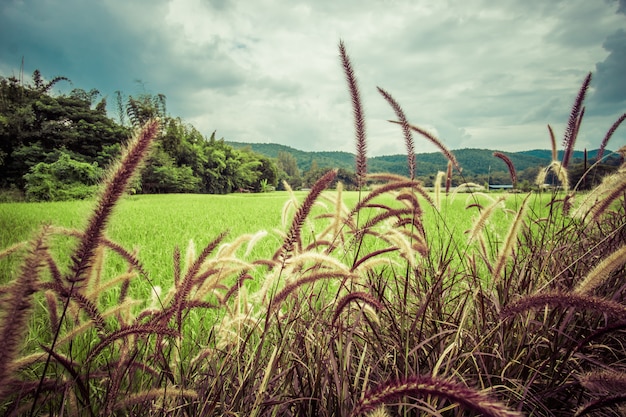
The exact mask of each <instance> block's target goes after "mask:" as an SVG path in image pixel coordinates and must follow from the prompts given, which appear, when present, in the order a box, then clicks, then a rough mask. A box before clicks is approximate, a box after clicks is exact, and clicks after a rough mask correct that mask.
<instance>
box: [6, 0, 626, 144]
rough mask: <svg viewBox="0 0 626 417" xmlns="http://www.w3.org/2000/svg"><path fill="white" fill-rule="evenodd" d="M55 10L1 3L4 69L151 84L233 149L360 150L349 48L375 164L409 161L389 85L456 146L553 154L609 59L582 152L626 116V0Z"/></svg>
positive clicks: (89, 82)
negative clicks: (342, 46)
mask: <svg viewBox="0 0 626 417" xmlns="http://www.w3.org/2000/svg"><path fill="white" fill-rule="evenodd" d="M52 3H53V2H48V1H43V0H23V1H17V0H9V1H8V2H7V3H4V4H3V5H0V39H1V40H0V73H1V74H2V75H11V72H10V71H15V68H17V66H19V62H20V57H21V56H22V55H24V56H25V57H26V62H27V67H28V70H29V71H30V72H32V70H33V69H35V68H39V69H41V70H42V72H43V73H44V75H49V76H53V75H65V76H67V77H69V78H70V79H72V80H73V81H74V82H75V84H78V83H80V84H79V85H77V86H78V87H81V88H85V89H91V88H98V89H100V90H101V91H103V92H104V93H107V94H112V92H113V91H115V90H123V91H124V92H126V93H127V94H134V93H136V91H135V90H134V89H136V88H137V86H136V85H135V84H134V83H133V80H135V79H141V80H142V81H143V82H144V83H145V85H146V88H147V89H148V90H149V91H150V92H153V93H163V94H165V95H166V96H167V97H168V108H169V110H170V112H171V113H172V114H173V115H175V116H180V117H182V118H183V119H185V120H186V121H188V122H190V123H192V124H194V125H195V126H196V127H197V128H199V129H200V130H201V131H202V132H203V133H205V134H207V135H208V134H210V133H211V132H212V131H213V130H217V134H218V136H220V137H221V136H223V137H225V138H226V139H227V140H235V141H237V140H239V141H258V142H277V143H282V144H286V145H290V146H293V147H295V148H299V149H304V150H346V151H351V150H352V149H353V127H352V112H351V108H350V100H349V94H348V92H347V87H346V86H345V81H344V77H343V73H342V70H341V67H340V64H339V59H338V53H337V44H338V42H339V39H343V40H344V41H345V43H346V46H347V49H348V53H349V55H350V57H351V59H352V61H353V65H354V67H355V70H356V75H357V78H358V81H359V85H360V87H361V92H362V95H363V100H364V107H365V112H366V117H367V126H368V138H369V146H368V149H369V153H370V155H379V154H390V153H403V152H404V144H403V141H402V135H401V134H400V131H399V129H397V127H396V126H392V125H390V124H389V123H387V122H386V120H387V119H389V118H392V117H393V111H392V110H391V109H390V108H389V106H388V105H387V104H386V102H385V101H384V100H383V99H382V97H380V95H379V94H378V93H377V91H376V86H381V87H383V88H385V90H387V91H389V92H390V93H391V94H392V95H393V96H394V97H395V98H396V99H397V100H398V101H399V102H400V104H401V105H402V106H403V108H404V110H405V112H406V114H407V116H408V118H409V120H410V121H411V122H412V123H415V124H419V125H421V126H424V127H427V128H429V129H430V130H432V131H434V132H436V133H437V134H438V135H439V137H440V138H441V139H442V140H443V141H444V142H445V143H446V144H448V146H450V147H451V148H460V147H481V148H494V149H496V148H497V149H500V150H521V149H529V148H537V147H540V148H547V147H548V146H549V145H548V143H549V142H548V141H547V130H546V127H545V126H546V124H548V123H550V124H552V125H553V126H554V127H555V130H556V131H559V129H560V127H561V126H563V125H564V123H565V122H566V121H567V114H568V112H569V107H570V106H571V104H572V102H573V99H574V97H575V95H576V92H577V90H578V88H579V85H580V83H581V82H582V79H583V78H584V76H585V74H586V73H587V72H588V71H595V69H596V64H597V65H598V71H597V74H596V75H597V76H596V77H595V78H594V83H597V84H592V88H593V90H592V91H591V94H590V100H589V106H590V107H592V106H596V107H597V108H598V110H597V111H596V113H594V111H593V110H592V109H591V108H590V109H589V111H588V113H587V115H588V119H587V120H585V123H584V124H583V132H581V140H580V142H579V146H582V143H583V140H584V141H586V142H585V143H588V144H589V146H591V147H593V146H594V145H593V144H594V143H595V142H594V139H592V137H595V136H597V135H598V133H597V132H605V131H606V129H608V127H609V126H610V124H611V123H612V122H608V124H607V120H611V118H612V120H614V119H615V118H617V116H619V114H621V113H622V112H624V110H625V109H624V108H623V104H624V102H625V100H626V97H624V95H626V91H624V89H623V88H622V87H623V85H624V84H623V81H621V80H622V79H623V77H621V78H620V77H619V75H620V74H622V73H623V71H621V69H622V68H623V67H624V62H626V59H624V58H623V54H622V51H623V50H624V49H625V48H626V39H624V37H623V36H619V34H620V33H622V34H623V33H624V32H623V31H624V29H625V28H626V18H625V16H624V15H623V14H618V13H616V11H617V9H618V6H619V5H620V4H623V0H620V4H618V2H617V1H605V2H590V1H588V0H571V1H570V0H568V1H565V0H562V1H551V2H545V1H543V0H529V1H525V2H519V1H515V0H503V1H501V2H497V3H494V2H492V1H487V0H464V1H461V0H447V1H444V0H438V1H435V0H432V1H427V0H423V1H419V2H415V1H412V0H364V1H357V0H348V1H340V2H339V1H335V0H319V1H316V2H292V1H287V0H282V1H281V0H259V1H255V2H246V1H242V0H240V1H236V0H219V1H218V0H210V1H208V0H170V1H167V0H159V1H158V2H152V1H147V0H144V1H141V2H129V1H122V0H107V1H105V2H102V3H98V2H95V3H94V2H82V1H77V0H73V1H72V0H67V1H65V2H63V3H62V4H61V3H59V4H52ZM620 30H621V31H622V32H619V31H620ZM620 71H621V72H620ZM615 83H617V84H615ZM613 85H617V86H618V87H619V88H617V89H615V88H612V86H613ZM596 88H597V95H594V92H595V91H596ZM620 106H621V108H620ZM618 133H619V131H618ZM583 138H584V139H583ZM600 140H601V137H600V138H598V139H597V143H599V141H600ZM619 141H621V142H619ZM625 142H626V139H625V135H623V134H621V136H620V134H616V137H614V139H613V140H612V143H614V144H616V145H617V144H624V143H625ZM416 146H417V148H418V151H421V150H422V149H423V150H427V151H430V150H433V148H432V147H430V145H428V144H427V143H425V142H421V139H419V138H416ZM585 146H586V145H585Z"/></svg>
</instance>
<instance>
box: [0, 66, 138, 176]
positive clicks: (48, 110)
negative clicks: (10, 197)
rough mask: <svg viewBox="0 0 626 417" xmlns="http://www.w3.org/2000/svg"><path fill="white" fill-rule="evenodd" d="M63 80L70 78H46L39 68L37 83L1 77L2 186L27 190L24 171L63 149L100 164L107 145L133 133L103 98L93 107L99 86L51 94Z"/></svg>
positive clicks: (78, 157)
mask: <svg viewBox="0 0 626 417" xmlns="http://www.w3.org/2000/svg"><path fill="white" fill-rule="evenodd" d="M62 80H67V79H66V78H64V77H56V78H53V79H52V80H51V81H48V82H46V81H44V80H43V77H42V75H41V74H40V73H39V71H35V73H34V74H33V83H32V84H24V83H22V82H21V81H20V80H18V79H16V78H14V77H9V78H0V121H1V122H0V154H1V155H3V156H4V157H3V158H2V160H1V161H0V186H3V187H8V186H10V185H15V186H17V187H18V188H23V187H24V185H25V184H24V182H23V179H22V178H23V176H24V174H26V173H28V171H29V170H30V169H31V168H32V167H33V166H34V165H35V164H36V163H38V162H51V160H50V159H51V157H50V155H52V159H54V160H56V158H58V154H56V153H55V152H58V150H59V149H64V150H65V152H67V153H69V154H71V155H72V156H73V157H74V158H76V159H79V160H83V161H85V162H94V161H96V158H97V157H98V154H99V153H100V152H101V151H102V149H103V147H105V146H113V145H115V144H119V143H121V142H122V141H123V140H124V139H125V138H126V137H127V135H128V131H127V130H126V129H125V128H123V127H121V126H119V125H117V124H115V123H114V122H113V121H112V120H111V119H109V118H108V117H107V116H106V112H105V111H103V109H102V102H101V103H99V106H100V107H99V108H96V109H92V105H93V104H94V102H95V99H96V97H97V96H98V95H99V93H98V92H97V90H91V91H90V92H86V91H84V90H81V89H73V90H72V91H71V92H70V93H69V94H67V95H59V96H53V95H51V94H50V89H51V87H52V86H53V85H55V84H56V83H58V82H60V81H62ZM96 107H98V106H96Z"/></svg>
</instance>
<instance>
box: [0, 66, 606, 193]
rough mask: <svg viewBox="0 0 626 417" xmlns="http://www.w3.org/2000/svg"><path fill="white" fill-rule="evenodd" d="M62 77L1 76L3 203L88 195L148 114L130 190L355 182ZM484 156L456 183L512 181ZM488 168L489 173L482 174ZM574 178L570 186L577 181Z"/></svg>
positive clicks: (436, 165)
mask: <svg viewBox="0 0 626 417" xmlns="http://www.w3.org/2000/svg"><path fill="white" fill-rule="evenodd" d="M59 83H61V84H66V83H68V84H69V83H70V81H69V80H68V79H67V78H66V77H55V78H53V79H51V80H49V81H47V80H45V79H44V78H43V76H42V75H41V73H40V71H38V70H36V71H35V72H34V73H33V75H32V80H31V81H24V80H23V79H21V78H16V77H13V76H12V77H0V190H2V192H0V200H3V199H4V200H6V199H18V198H23V197H25V198H26V199H27V200H32V201H41V200H43V201H52V200H67V199H76V198H87V197H90V196H91V195H93V193H94V192H95V190H96V188H97V184H98V183H99V181H100V179H101V177H102V175H103V173H104V171H105V169H106V168H107V166H108V165H109V164H110V163H111V162H112V161H114V160H115V158H116V157H117V156H118V155H119V153H120V151H121V148H122V145H123V144H124V143H125V141H126V140H127V138H128V137H129V135H131V134H132V131H133V129H134V128H136V127H138V126H140V125H141V124H143V123H144V122H145V121H146V120H148V119H150V118H153V117H159V118H160V119H161V121H162V125H161V126H162V128H161V132H160V135H159V138H158V140H157V141H156V146H155V147H154V149H153V152H152V154H151V156H150V158H149V160H148V163H147V164H146V166H145V167H144V168H143V170H142V172H141V175H140V176H139V177H138V178H137V179H136V181H135V183H134V186H133V191H134V192H136V193H211V194H226V193H231V192H237V191H241V192H262V191H267V190H271V189H282V188H283V187H284V186H283V184H284V183H285V182H286V183H288V184H289V185H290V186H291V187H292V188H294V189H299V188H304V187H309V186H310V185H311V184H313V183H314V182H315V181H316V180H317V179H318V178H320V177H321V176H322V175H324V173H325V172H326V171H327V170H328V169H329V168H330V166H329V165H328V163H327V162H328V161H331V163H333V164H334V165H333V166H332V167H339V172H338V175H337V177H336V180H335V182H337V181H341V182H343V183H344V185H345V187H346V189H354V188H355V187H356V183H355V178H354V173H353V172H352V171H351V170H350V169H348V168H346V167H347V166H348V163H349V161H347V160H346V156H345V155H337V153H321V156H319V155H317V154H316V155H315V156H306V155H305V156H304V157H306V158H308V160H307V161H306V166H305V167H302V166H300V165H302V164H301V162H302V161H301V159H302V158H303V156H302V155H298V154H296V156H295V157H294V155H293V154H292V153H290V152H287V151H280V150H278V152H277V154H276V155H274V156H268V155H267V153H263V152H260V151H254V150H253V149H252V147H251V146H246V147H243V148H242V147H234V146H231V145H230V144H229V143H227V142H225V141H224V139H223V138H221V139H217V138H216V133H215V132H213V133H212V134H211V135H210V137H208V138H207V137H205V136H203V135H202V134H201V133H200V132H199V131H198V130H197V129H196V128H195V127H194V126H192V125H191V124H188V123H185V122H184V121H183V120H182V119H181V118H180V117H173V116H170V115H169V114H168V112H167V100H166V97H165V96H164V95H163V94H150V93H145V92H144V93H141V94H137V95H134V96H133V95H129V96H125V95H124V94H122V93H121V92H120V91H117V92H116V93H115V96H114V99H115V103H114V106H115V111H114V112H113V113H116V115H117V117H116V119H115V118H112V117H110V116H109V115H108V113H107V97H102V96H101V94H100V92H99V91H98V90H96V89H92V90H89V91H86V90H83V89H80V88H73V89H72V90H71V91H70V92H69V93H57V94H53V93H52V89H53V88H54V87H55V86H56V85H57V84H59ZM267 146H271V145H267ZM461 152H462V153H461ZM472 152H473V153H472ZM481 152H482V153H484V152H485V150H471V149H468V150H463V151H460V153H459V160H461V159H463V161H462V166H463V169H464V172H463V175H462V176H461V175H459V173H455V175H454V176H453V178H452V183H453V185H457V184H460V183H463V182H467V181H471V182H476V183H479V184H485V183H488V184H507V183H509V182H510V180H509V178H508V172H507V171H506V169H504V167H500V168H502V169H498V168H496V167H497V163H498V162H496V161H495V160H493V158H492V159H491V160H486V159H484V155H482V154H481ZM274 153H276V152H274ZM296 153H297V151H296ZM488 153H489V152H488ZM318 156H319V157H318ZM352 157H353V156H350V158H348V159H352ZM316 158H317V159H316ZM337 158H340V160H337ZM420 158H421V159H423V160H420V161H419V163H418V173H417V174H418V179H420V180H422V181H423V182H424V184H425V185H427V186H431V185H432V184H433V182H434V180H435V176H436V173H437V171H438V170H441V166H442V164H444V165H443V166H444V167H445V161H444V162H442V161H443V156H441V155H438V154H436V155H433V156H432V157H428V158H431V159H432V160H431V159H424V158H426V156H424V155H421V156H420ZM437 158H439V159H441V160H442V161H439V160H437ZM512 158H517V159H519V161H517V160H516V162H520V165H521V166H524V162H525V163H526V165H527V166H524V169H523V170H521V171H520V172H518V177H519V180H520V182H521V184H522V185H523V188H530V187H531V186H532V183H533V180H534V178H535V177H536V175H537V173H538V172H539V170H540V169H541V166H542V165H543V164H541V163H534V164H528V159H529V158H530V159H535V160H539V158H532V157H530V156H524V155H521V154H520V155H512ZM379 159H380V160H379ZM396 159H397V160H396ZM318 160H319V163H318ZM492 160H493V163H494V168H495V169H494V170H493V171H492V170H491V164H492ZM337 162H340V163H337ZM371 162H372V169H373V172H381V171H384V172H391V173H397V174H401V175H406V172H405V171H406V169H407V168H406V157H405V156H403V155H392V156H388V157H381V158H373V159H372V161H371ZM613 162H614V161H613ZM472 164H474V165H477V166H473V165H472ZM487 165H488V166H489V167H490V169H489V173H488V174H487V173H484V172H483V173H480V170H481V169H482V170H483V171H484V169H485V167H486V166H487ZM501 165H503V164H501ZM516 165H517V163H516ZM579 165H580V167H573V168H574V169H572V172H571V174H572V176H573V177H581V176H582V173H583V172H584V169H583V164H579ZM615 166H616V164H615V163H610V164H608V165H602V166H599V167H597V169H598V171H601V172H598V174H599V175H594V176H593V178H592V181H593V182H594V183H595V182H598V181H599V178H601V177H602V176H604V175H605V174H606V173H608V172H611V171H612V170H614V169H615ZM376 168H378V170H377V169H376ZM578 168H580V169H578ZM444 169H445V168H444ZM579 171H580V172H579ZM590 178H591V177H590ZM572 181H573V182H574V183H575V182H576V181H577V178H573V179H572ZM586 185H587V186H591V185H592V184H586Z"/></svg>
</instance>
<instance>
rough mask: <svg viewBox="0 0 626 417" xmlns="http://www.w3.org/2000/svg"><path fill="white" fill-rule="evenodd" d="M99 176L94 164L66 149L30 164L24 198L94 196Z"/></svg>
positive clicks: (44, 198)
mask: <svg viewBox="0 0 626 417" xmlns="http://www.w3.org/2000/svg"><path fill="white" fill-rule="evenodd" d="M101 176H102V170H101V169H100V168H99V167H98V166H97V165H96V164H89V163H86V162H79V161H76V160H74V159H72V158H71V157H70V155H68V154H66V153H61V155H60V156H59V158H58V159H57V160H56V161H54V162H52V163H46V162H40V163H38V164H36V165H35V166H33V167H32V168H31V170H30V172H29V173H28V174H25V175H24V180H25V181H26V187H25V189H26V198H27V199H28V200H29V201H62V200H73V199H83V198H88V197H91V196H93V194H94V192H95V191H96V187H95V184H96V183H97V182H98V180H99V179H100V177H101Z"/></svg>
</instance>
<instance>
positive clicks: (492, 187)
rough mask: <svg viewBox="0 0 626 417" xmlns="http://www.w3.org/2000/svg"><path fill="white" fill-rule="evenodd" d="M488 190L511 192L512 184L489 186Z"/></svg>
mask: <svg viewBox="0 0 626 417" xmlns="http://www.w3.org/2000/svg"><path fill="white" fill-rule="evenodd" d="M489 189H490V190H512V189H513V185H512V184H502V185H496V184H489Z"/></svg>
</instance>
